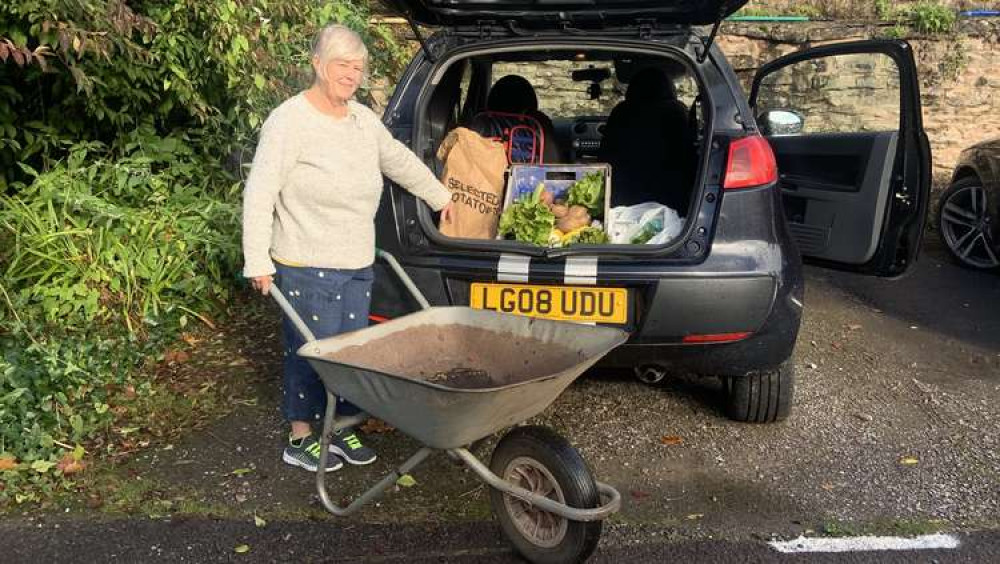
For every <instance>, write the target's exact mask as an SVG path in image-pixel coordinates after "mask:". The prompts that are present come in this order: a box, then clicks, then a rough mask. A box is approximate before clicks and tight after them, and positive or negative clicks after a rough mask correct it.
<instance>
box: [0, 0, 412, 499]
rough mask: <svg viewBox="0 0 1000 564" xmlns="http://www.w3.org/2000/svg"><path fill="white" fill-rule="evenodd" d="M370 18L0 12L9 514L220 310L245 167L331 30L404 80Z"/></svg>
mask: <svg viewBox="0 0 1000 564" xmlns="http://www.w3.org/2000/svg"><path fill="white" fill-rule="evenodd" d="M369 19H370V12H369V8H368V3H367V2H364V1H361V0H348V1H337V2H320V1H316V0H305V1H301V2H287V1H285V0H136V1H129V2H125V1H122V0H21V1H19V2H4V3H0V505H2V504H3V502H4V501H6V500H10V499H14V500H16V501H23V500H32V499H38V495H37V490H38V488H45V487H52V486H53V485H54V484H58V483H61V482H62V481H64V477H63V476H62V474H61V470H60V469H59V468H60V467H59V466H58V465H57V461H59V460H63V459H64V458H65V457H66V456H68V454H67V453H73V456H76V457H79V456H81V453H82V450H80V449H79V448H77V445H89V446H88V448H90V447H93V446H94V445H95V444H100V441H101V437H102V436H105V435H107V434H108V433H109V427H110V426H111V425H112V424H118V425H121V424H128V421H125V422H124V423H123V422H122V418H125V419H126V420H127V419H128V418H129V417H132V418H135V419H136V420H141V418H142V416H143V414H141V413H128V412H127V410H126V411H122V409H119V407H120V406H116V394H119V393H120V392H121V390H123V389H125V388H128V389H129V390H132V393H133V394H134V393H135V391H136V390H138V391H139V393H143V391H144V390H145V391H148V392H149V393H154V391H153V390H151V388H150V380H149V378H148V375H145V374H144V370H143V368H144V367H148V362H149V360H150V359H155V357H156V356H157V355H158V354H160V353H161V352H162V350H163V349H164V348H165V347H166V346H167V345H168V344H169V343H171V342H174V341H175V340H176V338H177V336H178V334H179V332H180V331H181V330H183V329H185V327H187V326H188V325H189V324H194V323H200V322H199V321H198V320H199V319H209V318H211V319H219V318H221V317H222V316H224V315H225V312H226V304H227V303H228V302H229V300H230V298H231V295H232V292H233V290H234V288H235V287H236V284H237V281H238V280H239V277H238V266H239V263H240V260H241V258H240V249H239V214H240V193H241V188H242V187H241V185H240V182H239V174H236V173H237V172H238V171H239V167H238V166H236V165H234V164H233V163H234V162H235V163H237V165H238V164H239V163H245V162H247V161H248V160H249V159H248V157H247V156H246V155H249V154H250V153H251V152H252V149H253V146H254V144H255V140H256V134H257V130H258V128H259V126H260V124H261V123H262V122H263V120H264V118H265V117H266V115H267V113H268V112H269V111H270V110H271V109H272V108H274V107H275V106H277V105H278V104H279V103H280V102H281V101H283V100H284V99H286V98H288V97H289V96H290V95H292V94H294V93H295V92H297V91H299V90H301V89H303V88H305V87H307V86H308V85H309V83H310V82H311V80H312V74H311V69H310V68H309V65H308V55H307V54H308V51H309V47H310V42H311V40H312V37H313V36H314V35H315V33H316V32H317V31H318V29H319V28H320V27H321V26H323V25H326V24H329V23H333V22H339V23H344V24H346V25H349V26H351V27H352V28H354V29H356V30H358V31H359V32H361V33H362V35H363V36H364V37H365V40H366V42H367V44H368V46H369V51H370V52H371V54H372V61H371V63H372V64H371V70H372V75H373V76H374V77H380V76H391V75H395V74H396V73H397V72H398V71H399V70H400V67H401V65H402V64H403V63H404V62H405V58H406V57H405V54H406V53H405V52H404V48H403V47H402V42H400V41H398V40H397V39H396V38H395V37H394V36H393V34H392V33H391V32H390V31H389V30H388V29H386V28H381V27H377V26H372V25H369V23H368V22H369ZM364 96H365V92H362V93H361V97H362V98H364ZM91 454H92V451H91V450H88V454H87V456H90V455H91Z"/></svg>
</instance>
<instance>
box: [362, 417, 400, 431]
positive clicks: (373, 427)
mask: <svg viewBox="0 0 1000 564" xmlns="http://www.w3.org/2000/svg"><path fill="white" fill-rule="evenodd" d="M393 430H394V429H393V428H392V427H390V426H389V425H387V424H386V422H385V421H382V420H381V419H375V418H374V417H372V418H369V419H368V420H367V421H365V422H364V423H362V424H361V432H362V433H367V434H372V433H374V434H376V435H378V434H381V433H388V432H390V431H393Z"/></svg>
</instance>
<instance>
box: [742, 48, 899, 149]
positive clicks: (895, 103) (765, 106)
mask: <svg viewBox="0 0 1000 564" xmlns="http://www.w3.org/2000/svg"><path fill="white" fill-rule="evenodd" d="M758 88H759V89H758V95H757V116H758V118H759V119H758V121H759V123H760V125H761V127H762V128H763V129H764V130H765V132H766V133H771V134H802V135H808V134H815V133H863V132H874V131H896V130H898V129H899V119H900V112H899V104H900V84H899V69H898V67H897V66H896V62H895V61H894V60H893V59H892V58H891V57H889V56H888V55H885V54H883V53H851V54H844V55H836V56H830V57H822V58H817V59H809V60H805V61H801V62H798V63H795V64H791V65H788V66H786V67H783V68H781V69H778V70H776V71H775V72H773V73H771V74H769V75H767V76H765V77H763V79H762V80H761V81H760V84H759V87H758ZM788 114H791V115H788ZM796 116H797V117H798V118H799V119H800V121H801V126H799V127H796V126H795V123H794V122H795V117H796Z"/></svg>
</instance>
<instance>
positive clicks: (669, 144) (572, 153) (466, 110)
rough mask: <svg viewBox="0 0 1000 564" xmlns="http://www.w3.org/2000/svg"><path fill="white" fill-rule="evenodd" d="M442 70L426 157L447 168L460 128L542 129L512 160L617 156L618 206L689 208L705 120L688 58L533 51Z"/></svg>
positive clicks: (494, 133) (430, 109) (486, 132)
mask: <svg viewBox="0 0 1000 564" xmlns="http://www.w3.org/2000/svg"><path fill="white" fill-rule="evenodd" d="M540 63H541V65H540ZM539 68H544V69H545V70H543V71H539V70H538V69H539ZM439 76H440V80H439V81H438V83H437V85H436V86H435V87H434V89H433V91H432V92H431V93H430V96H429V98H428V101H427V104H426V106H425V111H424V117H425V120H426V121H425V125H426V126H427V127H426V128H425V130H424V131H425V132H426V133H427V135H429V139H427V141H428V142H427V143H426V144H425V147H427V150H426V151H425V160H427V162H428V164H430V165H431V166H432V169H434V170H436V171H437V172H438V173H440V172H441V170H442V168H443V163H441V162H440V161H438V160H437V159H436V157H435V156H434V154H435V152H436V148H437V147H438V146H439V145H440V144H441V142H442V141H443V140H444V138H445V136H446V135H447V134H448V132H450V131H451V130H452V129H454V128H456V127H467V128H469V129H471V130H473V131H475V132H477V133H479V134H480V135H483V136H485V137H494V138H496V137H498V136H499V132H500V131H503V130H508V131H509V130H511V129H517V128H519V127H524V128H529V129H537V130H538V131H539V132H540V135H538V138H539V140H540V141H539V142H538V143H535V144H533V145H528V146H526V147H524V150H523V151H516V150H515V149H516V147H511V148H510V151H511V152H510V154H508V158H509V162H511V163H518V162H529V163H533V164H588V163H607V164H609V165H610V166H611V170H612V174H611V195H610V205H611V206H612V207H614V206H630V205H635V204H641V203H645V202H657V203H659V204H663V205H666V206H668V207H669V208H671V209H673V210H675V211H676V212H677V213H678V215H679V216H680V217H682V218H683V217H686V216H687V215H688V208H689V205H690V203H691V194H692V191H693V188H694V186H695V181H696V178H695V176H696V174H695V172H696V170H697V166H696V165H697V162H698V159H699V157H700V155H701V151H700V148H699V147H700V143H701V140H702V138H703V137H704V133H703V129H704V125H705V123H704V121H705V120H704V116H703V110H702V107H701V96H699V94H698V86H697V82H696V80H695V79H694V77H693V74H692V73H691V71H690V70H689V69H688V67H687V66H686V65H685V64H684V63H681V62H680V61H678V60H674V59H670V58H666V57H663V56H657V57H652V56H636V55H634V54H631V53H624V54H616V53H613V52H610V51H593V52H590V51H587V52H579V51H572V52H568V51H531V52H513V53H502V54H491V55H477V56H472V57H468V58H464V59H460V60H458V61H456V62H454V63H452V64H451V65H450V66H449V67H448V68H447V69H446V70H445V71H444V72H443V73H442V74H440V75H439ZM512 145H513V144H512Z"/></svg>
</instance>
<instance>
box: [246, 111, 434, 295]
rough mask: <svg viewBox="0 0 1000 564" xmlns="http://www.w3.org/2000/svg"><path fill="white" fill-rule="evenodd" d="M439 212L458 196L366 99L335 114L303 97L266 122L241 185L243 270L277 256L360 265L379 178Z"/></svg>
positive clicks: (370, 240)
mask: <svg viewBox="0 0 1000 564" xmlns="http://www.w3.org/2000/svg"><path fill="white" fill-rule="evenodd" d="M383 174H385V175H386V176H388V177H389V178H390V179H392V180H393V181H395V182H396V183H397V184H399V185H400V186H402V187H403V188H405V189H407V190H408V191H410V192H411V193H413V194H414V195H416V196H418V197H420V198H422V199H423V200H425V201H426V202H427V203H428V204H429V205H430V206H431V207H432V208H433V209H435V210H440V209H441V208H443V207H444V206H445V204H447V203H448V201H449V200H450V199H451V193H450V192H449V191H448V189H447V188H445V187H444V186H443V185H442V184H441V183H440V182H438V180H437V179H436V178H435V177H434V174H433V173H432V172H431V171H430V170H429V169H428V168H427V167H426V166H425V165H424V163H422V162H421V161H420V159H418V158H417V156H416V155H414V154H413V152H411V151H410V150H409V149H408V148H407V147H406V146H405V145H403V144H402V143H400V142H399V141H396V140H395V139H393V137H392V134H391V133H389V130H388V129H386V127H385V125H383V124H382V121H381V120H380V119H379V118H378V116H376V115H375V113H374V112H372V111H371V110H370V109H368V108H366V107H365V106H363V105H361V104H358V103H357V102H353V101H351V102H349V103H348V115H347V117H345V118H342V119H337V118H334V117H331V116H329V115H326V114H324V113H322V112H320V111H319V110H318V109H316V108H315V107H314V106H313V105H312V104H311V103H310V102H309V101H308V100H307V99H306V98H305V96H304V95H303V94H298V95H296V96H294V97H292V98H290V99H289V100H287V101H285V102H284V103H283V104H281V105H280V106H278V107H277V108H275V109H274V111H272V112H271V115H269V116H268V118H267V120H266V121H265V122H264V126H263V128H261V132H260V139H259V141H258V143H257V151H256V153H255V155H254V159H253V166H252V167H251V169H250V176H249V177H248V178H247V182H246V188H245V189H244V191H243V258H244V261H245V264H244V267H243V275H244V276H247V277H254V276H264V275H267V274H273V273H274V272H275V269H274V263H273V262H272V261H271V259H272V257H273V258H274V259H276V260H278V261H279V262H285V263H291V264H301V265H305V266H312V267H318V268H350V269H356V268H363V267H365V266H368V265H370V264H372V262H373V261H374V253H375V225H374V218H375V211H376V210H377V209H378V204H379V199H380V198H381V196H382V184H383V180H382V175H383Z"/></svg>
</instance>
